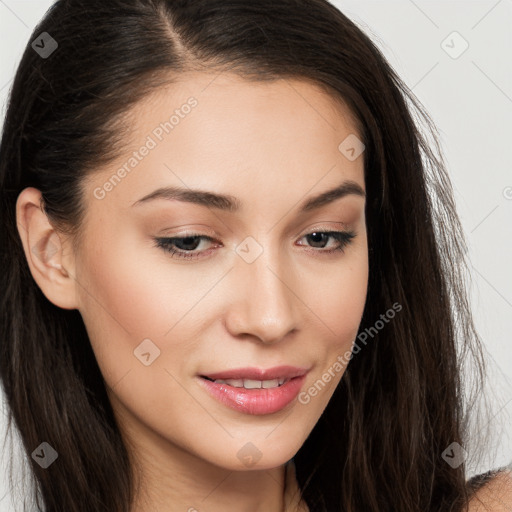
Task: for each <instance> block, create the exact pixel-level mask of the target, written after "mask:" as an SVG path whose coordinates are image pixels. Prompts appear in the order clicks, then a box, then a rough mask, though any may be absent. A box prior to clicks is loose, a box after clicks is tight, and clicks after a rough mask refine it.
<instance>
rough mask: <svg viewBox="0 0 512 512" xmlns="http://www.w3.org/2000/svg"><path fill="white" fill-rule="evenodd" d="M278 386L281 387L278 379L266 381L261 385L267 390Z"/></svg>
mask: <svg viewBox="0 0 512 512" xmlns="http://www.w3.org/2000/svg"><path fill="white" fill-rule="evenodd" d="M277 386H279V380H278V379H274V380H264V381H263V382H262V383H261V387H262V388H265V389H268V388H276V387H277Z"/></svg>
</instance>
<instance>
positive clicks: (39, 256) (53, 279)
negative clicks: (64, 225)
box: [16, 187, 78, 309]
mask: <svg viewBox="0 0 512 512" xmlns="http://www.w3.org/2000/svg"><path fill="white" fill-rule="evenodd" d="M16 224H17V227H18V233H19V235H20V238H21V242H22V244H23V249H24V251H25V256H26V258H27V262H28V266H29V268H30V272H31V273H32V277H33V278H34V280H35V282H36V283H37V285H38V286H39V288H40V289H41V291H42V292H43V293H44V295H45V296H46V298H47V299H48V300H49V301H50V302H51V303H53V304H55V305H56V306H58V307H60V308H63V309H78V303H77V298H76V297H77V295H76V280H75V279H74V275H75V271H74V255H73V254H72V252H70V248H71V244H68V243H67V242H68V240H66V239H65V237H64V235H63V234H59V233H58V232H57V231H55V229H54V228H53V226H52V225H51V224H50V222H49V220H48V217H47V215H46V213H45V212H44V210H43V207H42V199H41V192H40V191H39V190H37V189H36V188H33V187H28V188H25V189H24V190H23V191H22V192H21V193H20V195H19V196H18V199H17V201H16ZM64 249H66V250H64Z"/></svg>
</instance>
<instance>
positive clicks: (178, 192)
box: [132, 180, 366, 213]
mask: <svg viewBox="0 0 512 512" xmlns="http://www.w3.org/2000/svg"><path fill="white" fill-rule="evenodd" d="M351 194H353V195H357V196H360V197H366V194H365V192H364V190H363V189H362V188H361V186H360V185H359V184H358V183H356V182H355V181H351V180H346V181H344V182H343V183H341V184H340V185H339V186H337V187H335V188H333V189H331V190H327V191H325V192H322V193H320V194H318V195H316V196H313V197H311V198H309V199H307V200H306V201H304V202H303V203H302V204H301V206H300V207H299V212H300V213H304V212H309V211H311V210H316V209H318V208H321V207H322V206H325V205H327V204H329V203H332V202H333V201H336V200H337V199H341V198H342V197H345V196H348V195H351ZM155 199H166V200H171V201H172V200H174V201H183V202H187V203H193V204H197V205H200V206H206V207H208V208H215V209H217V210H222V211H227V212H231V213H234V212H237V211H239V210H241V209H242V202H241V201H240V200H239V199H238V198H236V197H234V196H232V195H228V194H216V193H213V192H208V191H204V190H193V189H189V188H180V187H161V188H158V189H157V190H155V191H154V192H151V193H149V194H147V195H146V196H144V197H142V198H141V199H139V200H138V201H135V203H133V205H132V206H135V205H141V204H145V203H148V202H149V201H153V200H155Z"/></svg>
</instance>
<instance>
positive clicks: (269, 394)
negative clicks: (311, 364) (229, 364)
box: [199, 375, 306, 415]
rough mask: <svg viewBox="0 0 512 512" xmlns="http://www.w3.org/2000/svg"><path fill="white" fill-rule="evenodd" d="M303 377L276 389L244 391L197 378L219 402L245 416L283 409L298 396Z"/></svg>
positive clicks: (270, 412) (295, 378)
mask: <svg viewBox="0 0 512 512" xmlns="http://www.w3.org/2000/svg"><path fill="white" fill-rule="evenodd" d="M305 378H306V376H305V375H302V376H300V377H294V378H293V379H290V380H289V381H288V382H285V383H284V384H283V385H282V386H279V387H277V388H269V389H263V388H257V389H245V388H235V387H233V386H229V385H228V384H217V383H215V382H212V381H211V380H207V379H204V378H203V377H199V380H200V381H201V384H202V385H203V386H204V387H205V388H206V390H207V391H208V392H209V393H210V394H211V395H212V396H213V397H214V398H216V399H217V400H219V402H221V403H223V404H224V405H227V406H228V407H231V408H232V409H235V410H237V411H240V412H243V413H246V414H255V415H261V414H272V413H273V412H277V411H280V410H281V409H284V408H285V407H286V406H287V405H288V404H289V403H290V402H291V401H292V400H293V399H294V398H295V397H296V396H297V395H298V394H299V391H300V388H301V387H302V384H303V382H304V379H305Z"/></svg>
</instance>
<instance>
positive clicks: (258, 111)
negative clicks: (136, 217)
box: [92, 72, 364, 206]
mask: <svg viewBox="0 0 512 512" xmlns="http://www.w3.org/2000/svg"><path fill="white" fill-rule="evenodd" d="M123 124H124V125H125V126H127V127H128V130H129V132H128V137H127V139H126V141H125V143H126V149H125V150H124V151H123V152H122V154H121V155H120V157H119V158H118V159H117V160H116V161H115V162H113V163H112V164H110V165H109V166H108V168H105V169H102V170H100V171H99V172H97V173H95V175H94V176H92V179H93V185H92V186H93V187H97V186H103V184H105V183H107V182H108V181H109V180H110V181H111V182H112V186H109V187H108V188H109V191H108V198H109V201H110V202H117V203H118V205H119V204H122V205H124V206H128V204H132V203H133V202H134V201H136V200H137V199H139V198H140V197H142V196H143V195H144V192H145V193H150V192H151V191H152V190H153V189H154V188H155V186H166V185H179V186H184V187H190V188H203V189H211V190H214V189H217V190H219V191H220V190H222V191H223V192H226V193H232V194H233V195H236V196H243V195H244V194H247V193H248V192H251V191H252V192H253V194H250V196H249V197H248V199H250V197H253V198H254V199H255V200H256V199H257V198H258V194H257V192H258V191H260V192H261V193H263V192H264V191H265V193H267V194H271V193H272V191H280V193H281V194H282V191H283V190H286V192H287V193H288V194H290V195H291V196H293V195H297V196H303V195H304V194H305V193H306V192H307V188H311V187H313V186H314V185H315V184H316V183H318V182H319V181H320V180H326V181H325V183H326V186H325V187H323V188H326V187H327V186H328V185H329V184H337V183H339V182H340V177H341V178H345V179H350V180H352V181H356V182H358V183H359V184H360V185H361V187H362V188H364V179H363V156H364V155H363V156H361V157H360V158H357V159H355V160H351V159H348V158H347V157H346V155H345V154H343V152H342V151H341V150H340V144H342V143H343V141H345V140H346V139H347V137H357V138H358V139H360V138H361V135H360V133H359V130H358V123H357V119H356V118H355V117H354V116H353V114H352V112H351V111H350V110H349V109H348V107H346V106H345V105H344V103H343V102H342V100H341V99H340V98H337V97H335V96H333V95H332V94H329V93H328V91H327V90H326V89H325V88H323V87H321V86H320V85H318V84H316V83H313V82H311V81H305V80H300V79H296V78H293V79H292V78H282V79H278V80H275V81H264V82H263V81H249V80H246V79H244V78H241V77H240V76H238V75H235V74H233V73H220V74H213V73H198V72H194V73H187V74H183V75H180V76H179V77H178V80H176V81H175V82H173V83H171V84H168V85H165V86H162V87H161V88H160V89H158V90H156V91H154V92H153V93H152V94H150V95H148V96H147V97H145V98H144V99H142V100H141V101H140V102H139V103H138V104H137V105H135V106H134V107H133V108H132V109H131V110H130V111H129V112H128V113H127V114H126V116H125V118H124V119H123ZM144 148H149V149H144ZM135 153H136V154H135ZM121 168H123V169H124V171H123V172H119V170H120V169H121ZM114 174H117V175H119V174H121V175H122V176H121V179H117V178H115V179H114V180H111V179H110V178H112V177H114V176H113V175H114ZM248 184H250V186H251V190H248V189H247V186H248ZM242 200H243V199H242Z"/></svg>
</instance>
